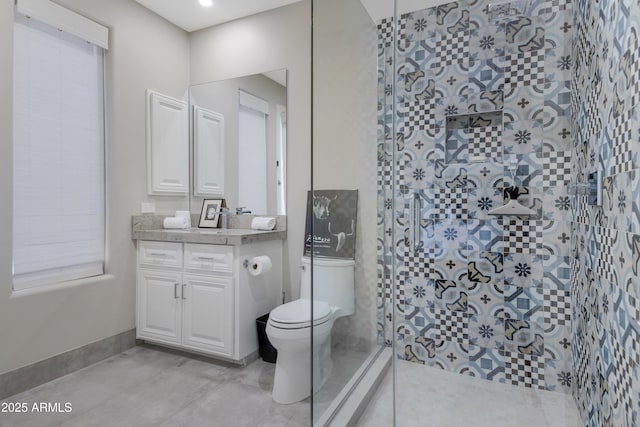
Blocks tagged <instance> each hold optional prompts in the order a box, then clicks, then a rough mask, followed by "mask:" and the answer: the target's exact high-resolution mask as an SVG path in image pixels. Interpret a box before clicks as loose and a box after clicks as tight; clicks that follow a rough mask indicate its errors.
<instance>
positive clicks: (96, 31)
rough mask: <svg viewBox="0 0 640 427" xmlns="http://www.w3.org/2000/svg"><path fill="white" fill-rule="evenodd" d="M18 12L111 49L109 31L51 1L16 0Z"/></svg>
mask: <svg viewBox="0 0 640 427" xmlns="http://www.w3.org/2000/svg"><path fill="white" fill-rule="evenodd" d="M16 1H17V6H18V12H19V13H21V14H23V15H25V16H28V17H31V18H34V19H37V20H38V21H41V22H44V23H46V24H49V25H51V26H54V27H56V28H58V29H60V30H63V31H66V32H68V33H70V34H73V35H74V36H76V37H79V38H81V39H82V40H86V41H88V42H90V43H93V44H95V45H97V46H100V47H101V48H103V49H109V29H108V28H107V27H105V26H104V25H101V24H98V23H97V22H95V21H92V20H91V19H89V18H86V17H84V16H82V15H80V14H78V13H76V12H73V11H72V10H69V9H67V8H66V7H63V6H60V5H58V4H56V3H53V2H51V1H50V0H16Z"/></svg>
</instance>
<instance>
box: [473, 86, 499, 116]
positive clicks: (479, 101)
mask: <svg viewBox="0 0 640 427" xmlns="http://www.w3.org/2000/svg"><path fill="white" fill-rule="evenodd" d="M469 89H470V93H469V97H468V111H469V112H470V113H483V112H487V111H499V110H502V109H503V108H504V92H503V91H500V90H498V91H489V90H487V91H481V92H471V89H473V88H471V87H470V88H469Z"/></svg>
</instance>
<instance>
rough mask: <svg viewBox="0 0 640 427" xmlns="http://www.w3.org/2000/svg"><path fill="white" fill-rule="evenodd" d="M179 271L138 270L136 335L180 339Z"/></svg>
mask: <svg viewBox="0 0 640 427" xmlns="http://www.w3.org/2000/svg"><path fill="white" fill-rule="evenodd" d="M181 278H182V275H181V274H180V273H172V272H164V271H155V270H144V269H140V270H139V271H138V319H137V324H138V325H137V326H138V332H137V333H138V337H140V338H149V339H153V340H156V341H162V342H166V343H170V344H179V343H180V338H181V334H180V326H181V325H180V321H181V319H180V316H181V305H182V301H181V299H180V291H181V283H182V281H181Z"/></svg>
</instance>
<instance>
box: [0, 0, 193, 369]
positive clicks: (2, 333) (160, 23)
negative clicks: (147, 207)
mask: <svg viewBox="0 0 640 427" xmlns="http://www.w3.org/2000/svg"><path fill="white" fill-rule="evenodd" d="M58 2H59V3H61V4H63V5H65V6H68V7H70V8H72V9H74V10H76V11H78V12H79V13H82V14H84V15H86V16H88V17H90V18H94V19H95V20H97V21H99V22H101V23H103V24H105V25H107V26H109V27H110V28H111V50H110V51H109V52H108V53H107V55H106V76H105V77H106V84H107V87H108V95H107V117H108V121H107V133H108V142H107V144H108V147H107V170H108V172H107V206H108V208H107V209H108V212H107V245H108V248H107V257H108V262H107V273H108V275H107V276H105V278H104V280H98V281H96V280H93V281H89V283H87V284H85V285H83V286H78V287H73V288H68V289H61V290H50V291H47V292H43V293H40V294H36V295H31V296H23V297H18V298H16V297H12V295H11V280H12V279H11V259H12V231H11V230H12V227H11V222H12V209H13V208H12V158H13V155H12V142H11V141H12V140H13V139H12V122H13V119H12V107H11V106H12V101H11V100H12V92H13V81H12V73H13V69H12V67H13V66H12V58H13V57H12V49H13V47H12V43H13V40H12V38H13V2H12V1H3V2H0V95H1V96H2V100H3V102H1V103H0V141H1V143H0V223H1V224H3V226H2V227H0V340H1V345H0V349H1V350H0V373H4V372H8V371H11V370H14V369H16V368H19V367H22V366H25V365H29V364H31V363H34V362H37V361H39V360H42V359H46V358H48V357H51V356H54V355H56V354H60V353H62V352H65V351H68V350H71V349H74V348H78V347H81V346H83V345H86V344H89V343H91V342H94V341H98V340H100V339H103V338H106V337H109V336H113V335H116V334H118V333H121V332H124V331H127V330H129V329H132V328H134V327H135V247H134V242H133V241H132V240H131V237H130V236H131V215H132V214H134V213H137V212H139V209H140V202H141V201H142V200H145V199H146V198H147V196H146V172H145V109H144V105H145V89H146V88H152V89H155V90H158V91H160V92H162V93H166V94H168V95H170V96H173V97H177V98H183V99H186V89H187V86H188V83H189V38H188V36H187V34H186V33H185V32H183V31H182V30H180V29H178V28H177V27H175V26H173V25H171V24H169V23H168V22H166V21H165V20H163V19H162V18H159V17H158V16H156V15H154V14H152V13H151V12H149V11H147V10H146V9H144V8H143V7H141V6H139V5H138V4H137V3H135V2H133V1H131V0H111V1H104V0H59V1H58ZM150 200H155V201H156V202H157V204H158V208H159V209H160V210H165V211H169V212H170V211H172V210H174V209H175V208H176V207H178V206H184V205H185V204H186V201H185V200H186V198H180V199H178V201H173V200H170V199H167V198H155V199H151V198H150ZM52 226H55V224H52Z"/></svg>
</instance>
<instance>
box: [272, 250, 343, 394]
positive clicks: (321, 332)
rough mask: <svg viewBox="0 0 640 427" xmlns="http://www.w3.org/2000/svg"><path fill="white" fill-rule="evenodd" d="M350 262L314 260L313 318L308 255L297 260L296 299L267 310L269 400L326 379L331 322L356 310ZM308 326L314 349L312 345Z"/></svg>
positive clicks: (330, 365)
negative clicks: (271, 372)
mask: <svg viewBox="0 0 640 427" xmlns="http://www.w3.org/2000/svg"><path fill="white" fill-rule="evenodd" d="M354 265H355V262H354V261H353V260H351V259H338V258H317V257H314V259H313V278H314V280H313V288H314V289H313V300H314V301H313V319H311V259H310V258H309V257H303V258H302V277H301V281H300V299H298V300H295V301H291V302H288V303H286V304H283V305H281V306H279V307H276V308H275V309H273V310H272V311H271V313H270V314H269V321H268V322H267V336H268V337H269V341H271V344H272V345H273V346H274V347H275V348H276V350H278V358H277V360H276V372H275V376H274V379H273V394H272V395H273V400H275V401H276V402H278V403H282V404H288V403H294V402H299V401H301V400H304V399H306V398H307V397H309V396H310V395H311V372H310V364H309V361H310V360H311V354H313V382H314V384H313V391H314V392H316V391H318V390H319V389H320V388H322V386H323V385H324V383H325V382H326V381H327V379H328V378H329V375H330V374H331V370H332V369H333V362H332V360H331V328H332V327H333V323H334V322H335V320H336V319H337V318H339V317H342V316H349V315H351V314H353V313H354V311H355V298H354V280H353V278H354ZM311 325H313V349H311Z"/></svg>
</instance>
